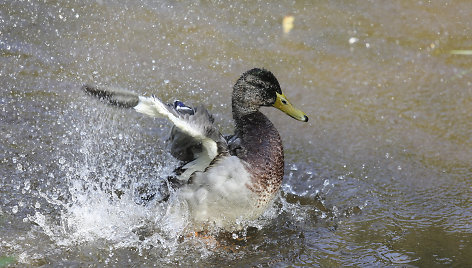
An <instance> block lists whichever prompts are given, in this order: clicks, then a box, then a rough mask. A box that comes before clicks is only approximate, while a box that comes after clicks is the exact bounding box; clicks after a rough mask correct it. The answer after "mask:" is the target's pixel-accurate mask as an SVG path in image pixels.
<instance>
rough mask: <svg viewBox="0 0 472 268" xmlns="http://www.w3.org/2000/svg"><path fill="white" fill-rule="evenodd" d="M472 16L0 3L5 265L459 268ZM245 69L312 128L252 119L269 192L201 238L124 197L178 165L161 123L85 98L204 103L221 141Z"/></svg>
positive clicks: (465, 205)
mask: <svg viewBox="0 0 472 268" xmlns="http://www.w3.org/2000/svg"><path fill="white" fill-rule="evenodd" d="M471 16H472V3H471V2H470V1H434V2H433V1H276V2H268V3H265V2H263V1H247V2H246V1H245V2H232V1H227V2H226V1H145V0H143V1H138V0H136V1H106V0H97V1H49V0H45V1H2V2H0V62H1V64H0V137H1V139H0V267H1V266H5V265H8V264H12V265H15V266H16V265H18V266H22V265H27V266H42V265H54V266H55V265H66V266H74V265H77V266H106V265H110V266H113V265H114V266H118V265H119V266H121V265H125V266H159V267H161V266H174V265H184V266H187V265H192V266H211V265H214V266H227V265H234V266H246V267H247V266H261V267H266V266H287V265H293V266H322V267H331V266H371V267H372V266H397V265H407V266H408V265H411V266H424V267H430V266H440V265H444V266H456V267H459V266H462V267H464V266H472V255H471V254H470V252H472V123H471V122H472V56H471V55H470V54H471V50H472V38H471V36H472V20H471V19H470V18H471ZM253 67H264V68H267V69H269V70H271V71H272V72H273V73H274V74H275V76H276V77H277V78H278V80H279V82H280V84H281V86H282V89H283V91H284V92H285V94H286V95H287V97H288V98H289V99H290V101H291V102H292V103H293V104H294V105H295V106H296V107H298V108H300V109H302V110H303V111H304V112H305V113H306V114H307V115H308V116H309V118H310V121H309V122H308V123H305V124H304V123H300V122H297V121H295V120H292V119H291V118H289V117H287V116H286V115H285V114H283V113H281V112H280V111H277V110H275V109H270V108H264V109H263V112H264V113H265V114H267V115H268V116H269V118H270V119H271V120H272V121H273V122H274V124H275V125H276V127H277V128H278V130H279V132H280V134H281V136H282V139H283V142H284V148H285V161H286V168H285V177H284V182H283V187H282V190H281V192H280V194H279V195H278V196H277V198H276V200H275V202H274V204H273V206H272V207H271V208H270V209H269V210H268V211H267V213H266V214H264V215H263V216H262V217H261V219H258V220H257V221H255V222H254V224H252V226H249V227H248V228H247V229H246V230H244V231H243V232H241V233H235V234H221V235H219V237H218V238H217V240H216V241H213V242H208V241H206V242H205V241H201V239H198V238H192V237H190V236H188V235H187V234H188V230H186V228H185V227H186V225H187V221H186V214H185V208H182V210H181V211H180V212H179V213H180V214H179V213H176V212H169V211H168V210H167V208H166V206H165V205H164V204H147V205H145V204H139V203H138V202H136V199H135V197H136V196H135V191H134V189H135V188H136V186H137V185H138V184H140V183H143V182H147V183H154V182H155V181H156V180H158V179H159V178H161V177H165V176H167V175H169V174H171V172H172V170H173V169H174V168H175V167H176V166H177V165H178V163H177V162H176V161H175V160H173V159H172V157H171V156H169V155H168V153H167V152H166V144H165V138H166V136H167V133H168V131H169V128H170V125H169V124H168V123H167V122H166V121H164V120H161V119H152V118H148V117H146V116H143V115H139V114H137V113H135V112H134V111H130V110H122V109H116V108H112V107H109V106H106V105H103V104H102V103H100V102H98V101H96V100H94V99H92V98H90V97H88V96H85V94H84V93H83V92H82V91H81V90H80V87H81V86H82V85H83V84H84V83H92V84H97V85H109V86H116V87H120V88H126V89H129V90H132V91H134V92H137V93H139V94H142V95H147V96H149V95H151V94H155V95H157V96H159V97H160V98H162V99H163V100H166V101H173V100H174V99H180V100H183V101H185V102H186V103H189V104H199V103H202V104H204V105H205V106H207V108H208V109H209V110H210V111H211V112H213V113H214V115H215V118H216V122H217V124H218V125H219V126H220V127H221V129H222V132H224V133H231V132H232V130H233V127H232V126H233V122H232V117H231V101H230V98H231V91H232V86H233V84H234V82H235V81H236V79H237V78H238V77H239V76H240V75H241V74H242V73H243V72H244V71H246V70H249V69H251V68H253ZM170 202H172V200H170ZM221 245H224V246H221Z"/></svg>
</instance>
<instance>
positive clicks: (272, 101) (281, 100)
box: [232, 68, 308, 122]
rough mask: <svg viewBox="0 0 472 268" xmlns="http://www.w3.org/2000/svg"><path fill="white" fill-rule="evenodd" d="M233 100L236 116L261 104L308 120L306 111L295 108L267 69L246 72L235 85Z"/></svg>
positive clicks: (244, 113) (296, 117) (256, 108)
mask: <svg viewBox="0 0 472 268" xmlns="http://www.w3.org/2000/svg"><path fill="white" fill-rule="evenodd" d="M232 101H233V115H234V116H235V117H240V116H243V115H246V114H250V113H253V112H256V111H258V110H259V107H261V106H274V107H276V108H277V109H280V110H282V111H283V112H285V113H287V114H288V115H290V116H291V117H293V118H295V119H297V120H300V121H305V122H306V121H308V117H307V116H306V115H305V113H303V112H302V111H300V110H298V109H295V108H294V107H293V106H292V105H291V104H290V102H289V101H288V100H287V98H286V97H285V96H284V94H283V93H282V90H281V89H280V84H279V81H277V78H275V76H274V75H273V74H272V73H271V72H270V71H268V70H265V69H259V68H254V69H251V70H249V71H247V72H245V73H244V74H243V75H242V76H241V77H240V78H239V79H238V81H236V84H235V85H234V88H233V100H232Z"/></svg>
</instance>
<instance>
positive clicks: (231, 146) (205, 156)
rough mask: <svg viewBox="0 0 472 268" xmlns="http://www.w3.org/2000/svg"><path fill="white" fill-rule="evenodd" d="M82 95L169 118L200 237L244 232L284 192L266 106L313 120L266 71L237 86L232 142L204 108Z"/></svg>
mask: <svg viewBox="0 0 472 268" xmlns="http://www.w3.org/2000/svg"><path fill="white" fill-rule="evenodd" d="M82 88H83V90H84V91H85V92H86V93H88V94H90V95H92V96H95V97H97V98H99V99H101V100H102V101H103V102H105V103H108V104H111V105H114V106H118V107H122V108H133V109H134V110H135V111H137V112H138V113H142V114H145V115H148V116H151V117H160V118H162V117H163V118H167V119H168V120H169V121H170V122H171V123H172V124H173V126H172V129H171V131H170V135H169V138H168V142H169V143H170V146H169V147H170V153H171V155H172V156H174V157H175V158H177V159H178V160H180V161H182V166H181V167H180V168H178V170H179V172H178V174H176V177H175V178H174V179H173V180H172V181H173V185H178V187H176V188H177V189H176V190H175V192H174V194H175V195H177V198H178V199H179V200H180V202H183V203H185V204H186V207H187V208H188V214H189V215H188V217H189V219H190V222H191V224H192V225H193V227H194V229H195V230H205V229H208V228H217V229H218V230H225V231H237V230H241V229H242V228H243V227H244V226H245V225H246V224H247V223H248V222H250V221H253V220H256V219H257V218H258V217H260V216H261V215H262V214H263V213H264V211H265V210H266V209H267V208H268V206H269V205H270V204H271V203H272V202H273V200H274V197H275V196H276V194H277V192H278V191H279V189H280V187H281V183H282V179H283V176H284V150H283V145H282V139H281V137H280V134H279V132H278V131H277V129H276V127H275V126H274V124H273V123H272V122H271V121H270V120H269V119H268V118H267V116H266V115H264V114H263V113H262V112H261V111H260V108H261V107H264V106H270V107H275V108H277V109H279V110H281V111H282V112H284V113H286V114H287V115H288V116H290V117H292V118H294V119H296V120H298V121H302V122H307V121H308V117H307V115H306V114H305V113H304V112H302V111H301V110H299V109H297V108H295V107H294V106H293V105H292V104H291V103H290V102H289V100H288V99H287V97H286V96H285V95H284V93H282V90H281V87H280V84H279V82H278V80H277V78H276V77H275V76H274V74H273V73H272V72H270V71H268V70H266V69H264V68H253V69H250V70H248V71H246V72H244V73H243V74H242V75H241V76H240V77H239V79H237V81H236V83H235V84H234V86H233V92H232V102H231V104H232V105H231V107H232V116H233V120H234V133H233V134H231V135H226V136H225V135H223V134H221V133H220V131H219V129H218V127H217V125H216V124H215V120H214V117H213V116H212V115H211V114H210V113H209V112H208V110H207V109H206V108H205V107H204V106H202V105H199V106H195V107H191V106H187V105H185V104H184V103H183V102H181V101H179V100H177V101H174V102H173V103H169V104H168V103H165V102H163V101H162V100H160V99H159V98H158V97H156V96H154V95H152V96H150V97H146V96H140V95H138V94H135V93H133V92H130V91H127V90H126V91H123V90H115V89H111V88H99V87H95V86H91V85H84V86H83V87H82Z"/></svg>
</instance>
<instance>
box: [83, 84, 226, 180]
mask: <svg viewBox="0 0 472 268" xmlns="http://www.w3.org/2000/svg"><path fill="white" fill-rule="evenodd" d="M83 89H84V90H85V91H86V92H88V93H89V94H91V95H94V96H96V97H99V98H100V99H102V100H103V101H106V102H108V103H109V104H112V105H115V106H119V107H125V108H134V109H135V110H136V111H137V112H139V113H143V114H146V115H149V116H152V117H164V118H167V119H169V120H170V121H171V122H172V123H173V124H174V126H175V128H177V129H178V132H179V134H180V133H182V134H183V136H185V139H183V140H182V139H181V140H180V142H189V143H190V144H192V145H193V144H199V145H200V144H201V151H200V150H199V151H198V152H195V155H194V159H193V161H191V162H189V163H187V164H186V165H185V166H183V167H182V168H183V169H185V171H184V172H183V173H182V174H181V175H180V178H179V179H181V180H188V179H189V178H190V176H191V175H192V174H193V173H194V172H196V171H204V170H205V169H206V168H207V167H208V166H209V165H210V164H211V162H212V161H213V160H214V159H215V157H216V156H217V155H218V154H219V153H221V152H222V151H226V150H227V143H226V140H225V139H224V138H223V136H222V135H221V134H220V132H219V131H218V129H217V128H216V127H215V126H214V124H213V117H212V116H211V115H210V114H209V113H208V111H207V110H206V109H205V108H203V107H197V108H195V109H192V108H190V107H187V106H185V105H183V104H182V103H181V102H175V103H174V105H171V104H165V103H164V102H162V101H161V100H160V99H158V98H157V97H154V96H152V97H144V96H138V95H136V94H134V93H131V92H128V91H123V90H113V89H98V88H95V87H92V86H88V85H86V86H84V87H83ZM188 109H190V110H191V111H189V110H188ZM182 146H185V145H182ZM187 147H188V146H187Z"/></svg>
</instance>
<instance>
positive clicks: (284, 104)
mask: <svg viewBox="0 0 472 268" xmlns="http://www.w3.org/2000/svg"><path fill="white" fill-rule="evenodd" d="M276 94H277V99H276V100H275V103H274V104H273V106H274V107H275V108H277V109H279V110H281V111H282V112H284V113H286V114H288V115H290V116H291V117H293V118H295V119H297V120H300V121H303V122H307V121H308V116H306V114H305V113H304V112H302V111H300V110H298V109H297V108H295V107H293V106H292V104H291V103H290V102H289V101H288V99H287V97H285V95H284V94H279V93H276Z"/></svg>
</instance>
